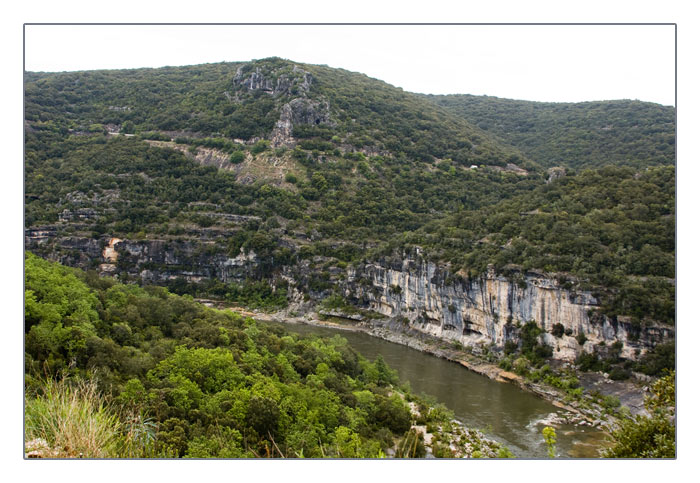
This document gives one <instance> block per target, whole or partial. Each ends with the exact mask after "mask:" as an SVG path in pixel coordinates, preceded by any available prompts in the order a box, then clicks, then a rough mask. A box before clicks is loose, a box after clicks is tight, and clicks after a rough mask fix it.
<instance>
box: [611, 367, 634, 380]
mask: <svg viewBox="0 0 700 483" xmlns="http://www.w3.org/2000/svg"><path fill="white" fill-rule="evenodd" d="M608 375H609V377H610V379H612V380H613V381H624V380H625V379H629V377H630V373H629V372H628V371H626V370H624V369H623V368H622V367H613V368H612V370H611V371H610V373H609V374H608Z"/></svg>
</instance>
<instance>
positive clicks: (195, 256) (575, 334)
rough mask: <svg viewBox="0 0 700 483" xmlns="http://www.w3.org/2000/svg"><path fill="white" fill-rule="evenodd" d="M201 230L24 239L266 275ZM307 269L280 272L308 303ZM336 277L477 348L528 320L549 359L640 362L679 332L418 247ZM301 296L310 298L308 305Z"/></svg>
mask: <svg viewBox="0 0 700 483" xmlns="http://www.w3.org/2000/svg"><path fill="white" fill-rule="evenodd" d="M196 235H197V236H196V237H194V234H189V239H179V240H124V239H119V238H113V237H107V236H104V237H101V238H99V239H87V238H80V237H59V236H56V231H55V229H54V228H52V227H42V228H39V229H34V230H27V231H26V236H25V243H26V246H27V247H28V248H30V249H34V251H37V252H40V253H41V252H42V251H43V252H44V254H45V255H46V256H47V257H48V258H51V259H53V260H56V261H59V262H61V263H63V264H66V265H71V266H78V267H82V268H95V269H97V270H98V271H99V272H100V273H101V274H102V275H111V276H116V275H118V274H120V273H124V274H126V275H129V276H131V277H132V278H135V279H140V280H141V281H142V282H144V283H156V284H164V283H167V282H168V281H172V280H177V279H182V280H185V281H187V282H188V283H202V282H205V281H207V280H212V279H214V280H219V281H221V282H224V283H236V282H242V281H244V280H246V279H249V278H259V277H261V270H262V269H263V267H261V264H260V259H259V258H258V257H257V256H256V254H255V253H254V252H248V253H245V252H243V251H241V253H240V254H238V255H237V256H235V257H231V256H228V255H225V254H223V253H217V252H215V251H214V250H207V247H211V246H213V240H214V239H216V238H219V237H225V236H226V235H227V234H226V233H223V232H221V231H220V230H206V229H202V230H199V232H198V233H197V234H196ZM290 247H292V248H293V246H292V245H290ZM311 275H312V268H310V267H309V265H308V263H303V262H302V263H298V264H297V265H294V266H292V267H286V268H285V270H283V271H282V272H280V273H278V274H277V275H276V277H278V278H280V279H282V278H284V280H285V281H286V282H288V283H290V285H291V287H293V290H292V292H291V297H292V299H296V300H295V301H296V302H297V304H296V306H297V307H303V308H304V309H305V310H309V309H310V308H311V307H313V304H314V303H315V302H320V301H321V300H322V299H323V298H324V297H326V296H327V295H329V294H330V291H325V290H321V291H318V290H314V289H313V288H312V287H311V286H310V283H309V279H310V276H311ZM331 283H332V284H334V285H335V286H336V287H337V288H338V289H340V291H341V292H342V294H343V296H344V297H345V298H346V299H347V300H348V301H350V302H352V303H353V304H354V305H356V306H358V307H361V308H365V309H369V310H371V311H374V312H377V313H379V314H381V315H383V316H384V317H387V318H390V319H396V320H400V321H401V322H402V324H401V325H403V326H404V327H406V328H411V329H414V330H417V331H419V332H422V333H425V334H429V335H431V336H433V337H437V338H439V339H443V340H445V341H450V342H459V343H460V344H462V345H463V346H465V347H471V348H479V349H481V350H483V349H484V348H488V349H490V350H496V351H498V352H501V351H503V349H504V346H505V344H506V342H508V341H512V342H515V343H517V341H518V340H519V336H520V327H521V326H522V325H524V324H526V323H527V322H530V321H534V322H535V323H537V325H538V326H539V327H540V328H541V329H542V330H543V331H544V332H543V334H542V336H541V337H542V341H543V342H544V343H546V344H548V345H550V346H551V347H552V348H553V358H555V359H560V360H565V361H573V360H575V359H576V357H577V356H578V355H579V354H581V353H582V352H589V353H594V352H595V353H603V354H604V353H605V351H606V350H607V348H608V347H609V346H611V345H612V344H613V343H615V342H620V343H622V352H621V356H622V357H624V358H626V359H630V360H635V359H637V358H638V357H639V356H640V355H642V354H644V353H645V352H646V351H648V350H649V349H651V348H653V347H654V346H656V345H657V344H659V343H661V342H664V341H666V340H669V339H672V338H673V337H674V336H675V331H674V329H673V328H671V327H668V326H664V325H661V324H657V323H645V324H639V323H637V324H635V323H633V322H632V320H631V319H630V318H628V317H622V316H619V317H608V316H605V315H602V314H600V313H599V312H598V311H597V309H598V307H599V301H598V299H597V298H596V296H595V295H594V294H593V293H592V292H590V291H583V290H574V289H571V288H565V287H564V286H563V285H564V283H566V282H564V283H562V280H561V279H560V278H558V277H556V276H553V275H548V274H544V273H541V272H537V271H531V272H525V273H521V272H519V271H517V270H514V271H513V272H512V273H511V274H510V275H503V274H497V273H496V272H495V271H493V270H488V271H487V272H486V273H485V274H483V275H482V276H479V277H476V278H471V279H469V278H468V277H464V276H462V275H460V274H459V273H458V274H454V273H452V272H451V271H450V270H449V269H448V268H446V267H442V266H439V265H438V264H435V263H433V262H430V261H427V260H425V259H423V257H422V256H421V253H420V250H418V249H417V250H414V251H413V252H412V253H407V254H404V256H403V257H393V258H383V259H379V260H377V261H374V262H371V263H369V262H368V263H361V264H358V265H355V266H349V267H347V268H346V269H345V270H344V271H339V270H336V273H334V274H333V276H332V278H331ZM569 285H570V284H569ZM304 299H306V300H307V301H309V300H310V303H308V302H307V303H303V300H304ZM293 301H294V300H293ZM353 320H354V319H353ZM555 324H561V325H562V326H563V329H564V333H563V334H561V335H560V336H557V335H555V333H556V331H555V330H554V326H555ZM553 332H554V333H553ZM580 340H584V342H583V343H580Z"/></svg>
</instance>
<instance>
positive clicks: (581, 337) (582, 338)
mask: <svg viewBox="0 0 700 483" xmlns="http://www.w3.org/2000/svg"><path fill="white" fill-rule="evenodd" d="M587 340H588V339H587V338H586V334H584V333H583V332H579V333H578V334H577V335H576V342H578V345H583V344H585V343H586V341H587Z"/></svg>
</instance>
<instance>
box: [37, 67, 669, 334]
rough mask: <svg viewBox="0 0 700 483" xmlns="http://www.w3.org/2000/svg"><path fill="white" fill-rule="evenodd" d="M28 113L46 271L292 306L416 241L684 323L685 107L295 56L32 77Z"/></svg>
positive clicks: (481, 268) (427, 250) (464, 269)
mask: <svg viewBox="0 0 700 483" xmlns="http://www.w3.org/2000/svg"><path fill="white" fill-rule="evenodd" d="M448 101H449V102H448ZM467 101H468V102H467ZM491 101H493V102H492V103H490V102H491ZM438 104H439V105H438ZM442 104H445V105H442ZM459 106H461V107H460V109H457V107H459ZM466 106H476V107H474V109H472V108H471V107H469V109H466ZM25 107H26V123H25V133H26V138H25V152H26V158H25V174H26V186H25V203H26V206H25V215H26V216H25V222H26V229H27V238H26V240H27V246H28V248H30V249H31V250H32V251H34V252H35V253H39V254H41V255H42V256H45V257H47V258H52V259H54V260H60V261H61V262H63V263H66V264H69V265H79V266H82V267H85V268H92V269H99V270H101V271H103V272H105V271H109V273H112V274H121V276H122V277H123V278H125V279H131V280H134V281H138V282H140V283H154V282H155V283H160V284H164V285H168V286H169V287H170V288H171V289H172V290H175V291H178V292H180V293H192V294H199V295H213V296H220V297H227V298H229V299H231V300H233V301H236V302H239V303H247V304H251V303H252V304H256V305H258V306H268V307H270V308H272V307H277V308H278V307H280V306H284V305H285V304H286V303H287V298H288V297H287V296H289V298H290V299H291V298H292V297H296V300H297V301H299V300H300V299H304V298H305V297H306V298H307V299H311V300H315V301H319V300H322V299H324V298H327V297H329V296H332V295H333V294H335V293H336V292H337V291H339V290H340V288H339V287H340V283H342V282H343V280H344V279H345V278H347V277H348V276H349V275H348V273H349V272H348V270H349V269H350V268H349V267H351V266H353V265H355V264H358V263H365V262H372V261H376V260H379V259H380V258H381V257H382V256H385V255H388V254H391V253H399V254H401V253H404V252H405V251H406V250H407V249H408V248H409V247H416V246H417V247H421V248H422V249H423V250H424V252H423V253H424V254H425V255H426V257H428V258H429V259H431V260H433V261H435V262H436V263H439V264H444V265H446V266H448V267H449V269H450V270H451V271H452V272H454V273H457V272H460V273H467V274H469V276H470V277H475V276H479V275H480V274H484V273H485V272H486V271H487V269H488V267H489V265H492V266H493V268H494V269H495V270H496V271H497V272H502V273H506V272H507V271H509V270H510V269H512V268H513V266H516V267H519V268H520V269H522V270H524V271H527V270H531V269H535V270H540V271H544V272H551V273H552V275H551V277H556V276H557V275H556V273H557V272H558V273H560V275H561V276H562V277H564V278H566V277H568V276H574V277H577V278H578V279H579V281H580V283H581V285H577V287H578V288H584V287H585V288H588V289H591V290H593V291H595V292H596V293H600V294H601V295H600V297H601V300H602V301H603V304H602V305H601V306H600V309H599V310H600V311H602V312H603V313H605V314H607V315H609V316H611V317H612V316H617V315H627V316H633V317H635V319H636V321H637V322H639V321H641V320H643V319H645V318H652V319H655V320H660V321H664V322H666V323H672V322H673V316H674V314H675V301H674V295H673V294H674V290H675V289H674V285H673V283H674V277H675V272H674V268H673V265H674V261H675V246H674V240H675V170H674V167H673V166H672V164H673V155H672V149H673V124H672V121H673V117H672V111H669V108H663V107H661V106H655V105H648V104H644V103H634V102H632V103H630V102H626V101H624V102H609V103H586V104H585V105H583V104H582V105H579V104H576V105H554V104H542V105H540V104H538V103H527V102H522V103H521V102H519V101H505V100H494V99H492V98H486V99H481V98H474V97H473V96H444V97H440V98H438V97H435V96H433V97H431V96H421V95H416V94H411V93H407V92H404V91H402V90H401V89H398V88H395V87H392V86H390V85H388V84H386V83H383V82H381V81H378V80H375V79H371V78H369V77H367V76H364V75H362V74H358V73H352V72H348V71H345V70H342V69H332V68H329V67H326V66H313V65H307V64H299V63H294V62H291V61H286V60H282V59H278V58H272V59H264V60H260V61H253V62H249V63H234V64H227V63H223V64H208V65H201V66H189V67H168V68H162V69H135V70H119V71H93V72H71V73H56V74H51V73H27V75H26V80H25ZM467 112H468V113H470V114H469V115H470V116H474V117H475V119H474V120H473V121H474V122H477V123H481V124H482V125H481V126H475V125H474V124H473V123H472V122H470V121H469V120H466V119H464V118H463V117H466V114H465V113H467ZM480 112H481V113H482V114H478V113H480ZM474 113H477V114H474ZM528 113H535V115H532V116H530V114H528ZM528 116H530V117H529V119H530V120H529V121H527V122H526V120H525V119H526V118H528ZM567 119H568V120H567ZM586 119H588V121H586ZM563 120H567V121H566V122H564V121H563ZM610 123H612V124H610ZM521 125H522V126H525V127H523V129H522V132H521V133H520V134H519V135H518V136H515V137H512V136H511V137H508V135H507V134H508V133H512V132H514V131H513V130H514V126H521ZM610 125H612V126H613V128H611V129H603V128H605V127H606V126H610ZM498 126H500V127H498ZM601 126H602V127H601ZM635 126H637V127H635ZM482 128H483V129H482ZM487 130H489V131H491V133H490V134H489V133H487V132H486V131H487ZM519 132H520V131H519ZM539 134H541V136H540V135H539ZM513 136H514V135H513ZM601 136H602V137H601ZM569 139H570V142H569ZM601 139H602V140H604V141H605V142H602V141H601ZM620 140H622V141H624V142H618V141H620ZM516 141H517V142H516ZM669 143H670V144H669ZM509 144H510V145H509ZM566 146H569V147H566ZM650 146H651V147H653V148H654V149H651V150H648V149H647V148H648V147H650ZM663 146H667V148H663ZM662 148H663V149H662ZM669 149H670V150H671V151H669ZM567 150H573V151H571V152H569V151H567ZM522 152H527V153H528V154H527V155H523V154H522ZM574 152H578V153H583V154H585V156H583V154H582V157H576V156H573V154H572V153H574ZM532 159H535V160H536V161H538V163H542V165H543V166H551V165H553V164H557V165H562V164H564V165H566V166H569V167H571V168H572V169H570V172H569V173H568V175H566V172H565V171H564V170H560V171H556V172H554V173H551V174H548V173H546V172H545V171H544V169H543V168H542V167H540V164H538V163H536V162H533V161H532ZM562 160H563V161H566V162H562ZM620 164H623V165H628V166H627V167H625V168H620V167H619V166H616V165H620ZM603 165H605V166H603ZM610 165H613V166H610ZM656 165H658V166H656ZM587 166H601V167H599V168H598V169H596V170H585V169H583V168H585V167H587ZM647 168H648V169H647ZM107 249H109V250H112V251H116V252H117V253H118V255H119V256H118V257H116V256H115V257H112V258H110V257H108V256H106V255H105V253H107V252H106V251H105V250H107ZM117 258H118V260H117ZM562 274H563V275H562ZM265 287H266V288H265ZM278 288H279V289H280V291H277V289H278ZM639 301H643V302H644V303H641V304H640V303H639ZM647 309H648V310H647Z"/></svg>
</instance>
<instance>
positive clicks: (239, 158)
mask: <svg viewBox="0 0 700 483" xmlns="http://www.w3.org/2000/svg"><path fill="white" fill-rule="evenodd" d="M244 160H245V153H244V152H243V151H234V152H233V153H231V157H230V158H229V161H230V162H231V163H232V164H240V163H242V162H243V161H244Z"/></svg>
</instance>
